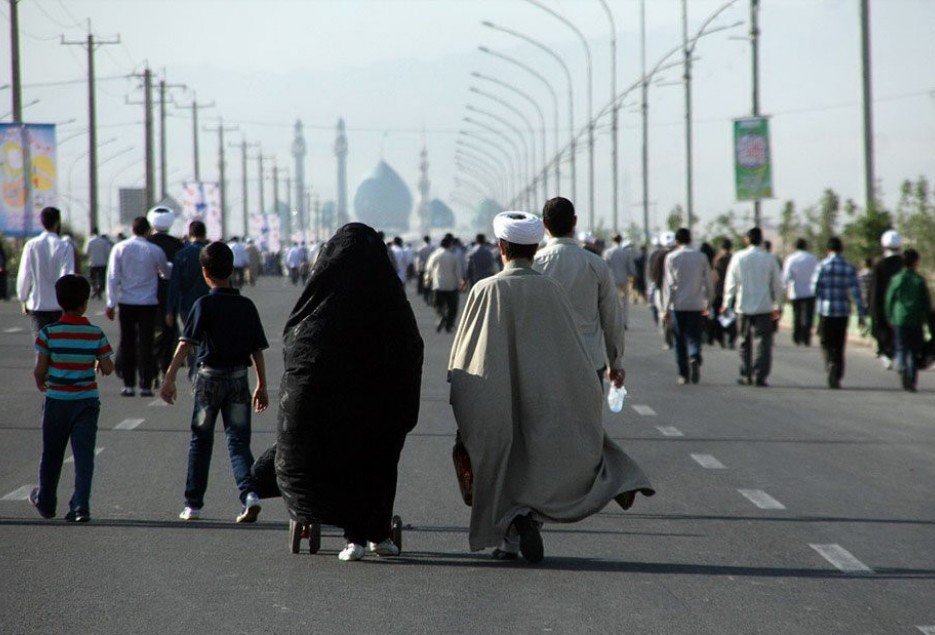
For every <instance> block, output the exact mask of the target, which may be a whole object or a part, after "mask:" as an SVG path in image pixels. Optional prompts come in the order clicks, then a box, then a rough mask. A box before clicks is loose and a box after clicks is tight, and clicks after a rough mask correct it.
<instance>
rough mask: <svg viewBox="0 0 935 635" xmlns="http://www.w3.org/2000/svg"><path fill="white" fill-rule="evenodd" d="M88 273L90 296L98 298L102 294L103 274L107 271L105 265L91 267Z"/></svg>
mask: <svg viewBox="0 0 935 635" xmlns="http://www.w3.org/2000/svg"><path fill="white" fill-rule="evenodd" d="M88 273H89V275H90V277H91V297H92V298H97V299H98V300H100V299H101V297H103V295H104V276H105V274H106V273H107V266H106V265H105V266H103V267H91V268H90V269H89V270H88Z"/></svg>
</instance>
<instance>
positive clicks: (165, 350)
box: [152, 306, 179, 377]
mask: <svg viewBox="0 0 935 635" xmlns="http://www.w3.org/2000/svg"><path fill="white" fill-rule="evenodd" d="M178 342H179V330H178V326H176V325H173V326H169V325H168V324H166V310H165V307H162V306H161V307H159V308H158V309H157V311H156V317H155V318H154V320H153V364H154V366H153V375H152V376H153V377H159V376H160V373H161V374H163V375H165V372H166V371H167V370H169V364H171V363H172V357H173V356H174V355H175V347H176V345H178Z"/></svg>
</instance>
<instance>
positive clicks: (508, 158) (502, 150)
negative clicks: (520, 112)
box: [460, 117, 519, 207]
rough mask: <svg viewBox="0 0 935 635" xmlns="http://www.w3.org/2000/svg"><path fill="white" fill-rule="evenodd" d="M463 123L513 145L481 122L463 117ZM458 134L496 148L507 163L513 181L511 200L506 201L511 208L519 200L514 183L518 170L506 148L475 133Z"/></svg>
mask: <svg viewBox="0 0 935 635" xmlns="http://www.w3.org/2000/svg"><path fill="white" fill-rule="evenodd" d="M464 121H465V122H466V123H471V124H474V125H475V126H477V127H479V128H483V129H484V130H486V131H487V132H489V133H491V134H493V135H494V136H497V137H500V138H501V139H504V140H505V141H507V142H509V143H511V144H512V143H513V142H512V141H510V140H509V139H507V137H506V136H505V135H504V134H503V133H502V132H500V131H499V130H497V129H495V128H492V127H490V126H488V125H487V124H485V123H483V122H481V121H475V120H474V119H471V118H470V117H465V118H464ZM460 133H461V134H463V135H466V136H469V137H474V138H476V139H478V140H479V141H483V142H484V143H486V144H488V145H490V146H491V147H494V148H496V149H497V150H498V151H499V152H500V153H501V154H502V155H503V156H504V157H506V162H507V164H509V166H510V170H509V174H510V175H512V178H513V181H514V183H513V186H512V187H511V188H510V193H511V194H512V196H513V198H512V199H510V201H508V203H509V205H510V206H511V207H512V205H513V203H515V202H516V201H517V199H518V198H519V196H518V193H517V189H518V188H517V186H516V183H515V181H516V180H517V176H516V175H517V173H518V170H517V169H516V165H515V164H514V163H513V155H511V154H510V153H509V152H508V151H507V150H506V148H504V147H503V146H502V145H500V144H498V143H494V142H493V141H492V140H490V139H487V138H485V137H484V136H482V135H478V134H477V133H472V132H471V131H469V130H462V131H460ZM513 147H514V148H515V147H516V146H515V144H513Z"/></svg>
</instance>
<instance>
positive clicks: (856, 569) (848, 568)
mask: <svg viewBox="0 0 935 635" xmlns="http://www.w3.org/2000/svg"><path fill="white" fill-rule="evenodd" d="M808 546H809V547H811V548H812V549H814V550H815V551H817V552H818V555H820V556H821V557H822V558H824V559H825V560H827V561H828V562H830V563H831V564H832V565H834V567H835V568H836V569H838V570H840V571H843V572H844V573H873V569H871V568H870V567H868V566H867V565H865V564H864V563H863V562H861V561H860V560H858V559H857V558H855V557H854V556H853V554H851V552H850V551H848V550H847V549H845V548H844V547H842V546H841V545H834V544H832V545H815V544H809V545H808ZM923 632H924V631H923ZM933 633H935V631H933Z"/></svg>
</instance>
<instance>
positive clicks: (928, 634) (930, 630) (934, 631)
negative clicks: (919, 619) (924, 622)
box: [916, 626, 935, 635]
mask: <svg viewBox="0 0 935 635" xmlns="http://www.w3.org/2000/svg"><path fill="white" fill-rule="evenodd" d="M916 628H917V629H919V630H920V631H922V632H923V633H925V635H935V626H916Z"/></svg>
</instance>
